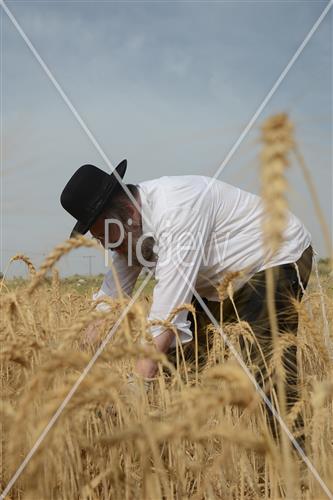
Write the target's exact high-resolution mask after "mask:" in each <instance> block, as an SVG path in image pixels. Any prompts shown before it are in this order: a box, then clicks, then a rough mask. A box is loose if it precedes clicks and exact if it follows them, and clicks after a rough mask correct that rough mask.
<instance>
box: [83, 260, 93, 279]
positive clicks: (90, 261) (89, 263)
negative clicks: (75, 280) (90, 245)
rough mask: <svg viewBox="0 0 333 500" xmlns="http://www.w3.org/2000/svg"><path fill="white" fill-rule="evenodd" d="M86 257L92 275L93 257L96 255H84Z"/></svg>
mask: <svg viewBox="0 0 333 500" xmlns="http://www.w3.org/2000/svg"><path fill="white" fill-rule="evenodd" d="M83 258H84V259H88V266H89V275H90V276H91V275H92V259H94V258H95V255H83Z"/></svg>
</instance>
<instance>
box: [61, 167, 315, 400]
mask: <svg viewBox="0 0 333 500" xmlns="http://www.w3.org/2000/svg"><path fill="white" fill-rule="evenodd" d="M125 171H126V160H124V161H123V162H121V163H120V164H119V165H118V167H117V168H116V170H115V171H114V172H113V173H112V174H111V175H109V174H106V173H105V172H103V171H102V170H100V169H98V168H97V167H94V166H93V165H84V166H82V167H80V168H79V169H78V170H77V171H76V172H75V174H74V175H73V177H72V178H71V179H70V181H69V182H68V184H67V185H66V187H65V189H64V191H63V193H62V195H61V203H62V205H63V207H64V208H65V209H66V210H67V211H68V212H69V213H70V214H71V215H73V216H74V217H75V218H76V219H77V220H78V222H77V224H76V226H75V228H74V230H73V232H72V235H73V234H75V233H80V234H85V233H86V232H87V231H88V230H89V231H90V232H91V234H92V235H93V237H95V238H97V239H98V240H99V241H101V243H102V244H103V245H104V247H105V248H107V249H111V250H112V253H113V264H114V266H115V268H116V270H117V273H118V277H119V280H120V285H121V287H122V289H123V291H124V292H126V293H127V294H130V293H131V292H132V289H133V287H134V284H135V282H136V280H137V278H138V275H139V274H140V272H141V270H142V268H143V267H148V268H152V269H154V272H155V278H156V281H157V283H156V286H155V288H154V292H153V302H152V307H151V311H150V315H149V318H150V319H162V320H166V319H167V318H168V316H169V314H170V313H171V312H172V311H173V310H174V309H175V308H176V307H178V306H180V305H182V304H184V303H190V302H191V301H192V300H193V289H195V290H196V291H197V292H198V294H199V295H200V297H202V298H203V300H204V303H205V304H206V305H207V306H208V308H209V309H210V310H211V312H212V313H213V315H214V316H215V318H216V319H217V321H218V322H219V320H220V318H219V311H220V304H219V295H218V292H217V290H216V287H217V286H218V285H219V283H221V281H222V280H223V278H224V277H225V276H226V274H227V273H228V272H235V271H240V274H239V275H238V276H237V277H236V278H235V279H234V281H233V290H234V303H235V305H236V308H237V312H238V317H239V318H240V319H241V320H243V321H247V322H248V323H249V324H250V326H251V328H252V330H253V332H254V334H255V336H256V339H257V341H258V343H259V344H260V346H261V347H262V349H263V350H264V352H265V353H268V351H269V350H270V351H271V348H272V345H271V333H270V323H269V317H268V311H267V301H266V280H265V270H266V269H268V268H273V269H274V277H275V301H276V304H275V305H276V309H277V318H278V326H279V330H280V332H285V331H287V332H289V333H290V332H291V333H294V334H296V333H297V326H298V316H297V313H296V311H295V308H294V306H293V303H292V300H293V299H296V300H300V299H301V296H302V290H304V289H305V288H306V286H307V282H308V279H309V274H310V271H311V265H312V248H311V236H310V234H309V233H308V231H307V230H306V228H305V227H304V225H303V224H302V223H301V222H300V221H299V220H298V219H297V218H296V217H295V216H294V215H293V214H292V213H290V212H288V214H287V222H286V227H285V230H284V234H283V243H282V245H281V246H280V248H279V249H278V250H277V251H276V252H274V253H272V252H270V251H269V250H268V249H267V248H265V245H264V243H263V234H262V218H263V216H264V210H263V204H262V201H261V199H260V198H259V197H258V196H255V195H253V194H250V193H248V192H246V191H243V190H241V189H239V188H236V187H233V186H230V185H228V184H226V183H224V182H220V181H218V180H214V181H213V182H211V179H210V178H208V177H204V176H179V177H162V178H160V179H156V180H151V181H146V182H141V183H139V184H138V185H137V186H133V185H127V186H126V185H125V184H123V181H122V179H123V177H124V175H125ZM295 264H296V265H295ZM104 295H108V296H111V297H112V296H116V295H117V287H116V284H115V281H114V278H113V275H112V272H111V271H109V272H108V273H107V274H106V276H105V278H104V281H103V284H102V287H101V289H100V290H99V292H98V293H96V294H95V295H94V298H95V299H97V298H99V297H103V296H104ZM200 302H201V301H199V302H198V300H196V299H195V300H193V303H194V304H195V307H196V310H197V314H198V316H199V317H201V319H202V317H203V316H206V315H205V313H204V310H203V308H202V307H201V306H202V303H201V304H200ZM223 314H224V317H223V321H228V322H230V321H237V319H238V318H237V316H236V313H235V310H234V307H233V304H232V303H231V302H230V299H228V298H226V299H225V300H224V301H223ZM188 316H189V315H188V312H187V311H186V310H182V311H180V312H178V313H177V314H176V315H175V317H174V318H173V320H172V323H173V324H174V325H175V327H176V329H177V332H178V336H179V339H180V341H181V342H182V343H183V344H187V343H189V342H191V340H192V338H193V318H191V315H190V316H189V317H188ZM208 323H210V321H209V320H207V317H206V324H208ZM151 333H152V335H153V338H154V342H155V345H156V349H157V350H159V351H162V352H164V353H168V352H170V350H171V349H172V348H173V347H174V346H175V345H176V339H175V335H174V332H173V331H172V330H169V329H165V328H163V327H153V328H152V330H151ZM200 333H201V334H202V333H203V332H199V334H200ZM256 355H258V352H257V353H256ZM267 360H268V354H267ZM267 360H266V361H267ZM283 362H284V366H285V369H286V371H287V381H288V387H287V403H288V406H289V407H290V406H291V405H292V404H293V403H294V402H295V400H296V397H297V390H296V382H297V369H296V347H295V346H291V347H290V348H288V349H286V350H285V352H284V355H283ZM261 368H262V362H261ZM156 369H157V367H156V363H155V362H153V361H152V360H150V359H142V360H139V361H138V363H137V372H138V373H139V374H141V375H142V376H143V377H145V378H152V377H153V376H154V375H155V373H156Z"/></svg>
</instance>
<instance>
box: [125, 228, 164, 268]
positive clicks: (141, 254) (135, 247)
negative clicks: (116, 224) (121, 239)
mask: <svg viewBox="0 0 333 500" xmlns="http://www.w3.org/2000/svg"><path fill="white" fill-rule="evenodd" d="M126 229H127V228H126ZM126 229H125V231H126ZM128 229H129V230H130V232H131V235H132V244H131V251H132V254H131V260H132V265H133V266H138V267H144V266H145V267H151V266H152V265H153V264H154V263H155V262H156V260H157V255H156V254H155V252H154V245H155V240H154V238H153V237H152V236H143V235H142V228H141V225H139V224H133V225H131V226H130V227H129V228H128ZM127 234H128V233H127ZM127 258H128V262H130V255H128V256H127Z"/></svg>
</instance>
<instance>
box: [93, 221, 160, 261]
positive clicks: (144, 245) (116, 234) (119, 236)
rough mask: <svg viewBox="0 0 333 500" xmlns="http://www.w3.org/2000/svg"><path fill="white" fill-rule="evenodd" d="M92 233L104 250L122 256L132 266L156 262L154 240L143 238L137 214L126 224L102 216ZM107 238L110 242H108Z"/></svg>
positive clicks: (94, 225)
mask: <svg viewBox="0 0 333 500" xmlns="http://www.w3.org/2000/svg"><path fill="white" fill-rule="evenodd" d="M108 221H110V222H108ZM113 221H114V222H113ZM107 228H108V234H107ZM90 232H91V234H92V236H93V237H94V238H96V239H97V240H99V241H100V242H101V244H102V245H103V247H104V248H106V249H110V250H113V251H115V252H117V253H118V254H119V255H122V256H123V257H125V258H126V259H127V262H128V263H129V264H130V265H134V266H143V265H147V264H146V262H147V261H148V262H150V261H153V260H154V251H153V246H154V240H153V239H152V238H143V237H142V226H141V219H140V217H136V216H135V214H134V217H133V218H130V217H129V219H128V221H127V223H126V224H122V223H121V222H120V221H118V220H115V219H112V218H110V219H105V217H104V216H101V217H99V218H98V219H97V221H96V222H95V223H94V224H93V225H92V226H91V228H90ZM107 236H108V241H106V237H107Z"/></svg>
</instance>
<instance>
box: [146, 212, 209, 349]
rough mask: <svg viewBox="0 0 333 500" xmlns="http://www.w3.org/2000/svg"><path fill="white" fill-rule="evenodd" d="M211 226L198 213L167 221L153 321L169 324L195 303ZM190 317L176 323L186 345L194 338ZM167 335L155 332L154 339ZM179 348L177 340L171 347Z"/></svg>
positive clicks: (156, 328) (160, 238) (160, 246)
mask: <svg viewBox="0 0 333 500" xmlns="http://www.w3.org/2000/svg"><path fill="white" fill-rule="evenodd" d="M211 224H212V221H211V218H209V217H206V216H203V214H202V212H199V211H197V210H191V211H189V210H186V211H183V210H181V211H179V210H178V211H174V212H172V213H170V214H169V216H168V217H167V218H165V220H164V221H163V223H162V228H160V230H159V235H158V239H157V247H158V252H157V253H158V261H157V266H156V273H155V277H156V280H157V283H156V285H155V288H154V292H153V303H152V307H151V310H150V314H149V320H156V319H158V320H166V319H168V316H169V314H170V313H171V312H172V311H173V310H174V309H175V308H176V307H178V306H181V305H182V304H188V303H190V302H191V300H192V296H193V291H192V290H193V288H194V287H195V284H196V280H197V276H198V272H199V269H200V265H201V262H202V259H203V253H204V248H205V244H206V242H207V240H208V236H209V234H210V231H211ZM187 316H188V311H186V310H184V311H180V312H179V313H177V314H176V315H175V316H174V318H173V319H172V323H173V324H174V325H175V327H176V328H177V331H178V335H179V339H180V341H181V343H183V344H185V343H187V342H189V341H191V340H192V338H193V335H192V332H191V329H190V324H191V323H190V321H189V320H187ZM163 331H165V327H163V326H153V327H152V328H151V333H152V336H153V337H156V336H158V335H160V334H161V333H163ZM175 345H176V338H175V339H174V340H173V342H172V344H171V347H174V346H175Z"/></svg>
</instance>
